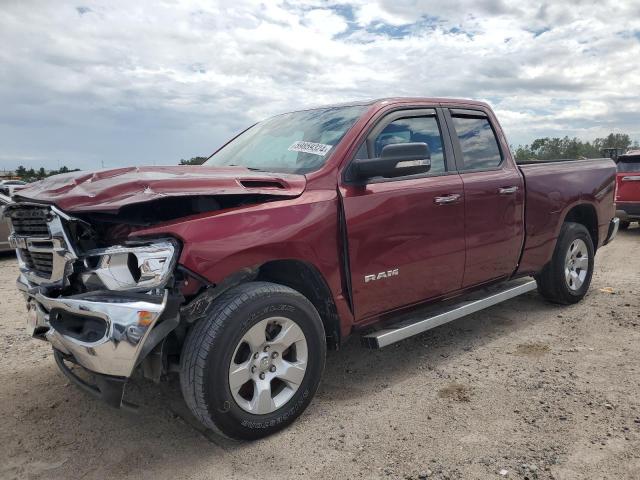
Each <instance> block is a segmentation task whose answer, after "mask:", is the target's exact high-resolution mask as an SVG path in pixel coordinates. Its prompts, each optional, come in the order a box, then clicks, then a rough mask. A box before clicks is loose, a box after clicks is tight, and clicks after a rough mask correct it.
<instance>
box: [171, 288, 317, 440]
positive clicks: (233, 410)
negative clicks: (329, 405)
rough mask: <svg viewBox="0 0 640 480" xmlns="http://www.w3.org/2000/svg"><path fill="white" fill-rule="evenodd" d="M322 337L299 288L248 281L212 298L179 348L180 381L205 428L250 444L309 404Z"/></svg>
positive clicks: (268, 433)
mask: <svg viewBox="0 0 640 480" xmlns="http://www.w3.org/2000/svg"><path fill="white" fill-rule="evenodd" d="M325 354H326V340H325V334H324V329H323V326H322V321H321V320H320V317H319V315H318V312H317V311H316V310H315V308H314V307H313V305H312V304H311V302H309V300H307V299H306V298H305V297H304V296H303V295H301V294H300V293H298V292H297V291H295V290H293V289H291V288H289V287H285V286H282V285H278V284H274V283H267V282H251V283H247V284H244V285H240V286H238V287H236V288H233V289H231V290H229V291H228V292H226V293H224V294H223V295H221V296H220V297H219V298H218V299H216V301H215V304H214V308H212V311H211V313H210V315H209V317H208V318H206V319H204V320H202V321H200V323H199V324H197V325H195V326H194V328H192V329H191V331H190V332H189V334H188V335H187V339H186V341H185V344H184V346H183V352H182V360H181V372H180V383H181V387H182V393H183V395H184V398H185V401H186V403H187V405H188V406H189V408H190V409H191V411H192V412H193V414H194V415H195V416H196V417H197V418H198V420H200V421H201V422H202V423H203V424H204V425H205V426H207V427H209V428H211V429H214V430H217V431H219V432H221V433H223V434H225V435H227V436H229V437H233V438H237V439H244V440H252V439H257V438H261V437H264V436H267V435H270V434H272V433H274V432H276V431H278V430H280V429H282V428H284V427H286V426H287V425H289V424H290V423H291V422H293V421H294V420H295V419H296V418H297V417H298V416H299V415H300V414H301V413H302V412H303V411H304V410H305V408H306V407H307V405H308V404H309V403H310V402H311V399H312V397H313V395H314V394H315V392H316V390H317V388H318V385H319V383H320V377H321V375H322V371H323V369H324V361H325Z"/></svg>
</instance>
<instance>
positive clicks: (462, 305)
mask: <svg viewBox="0 0 640 480" xmlns="http://www.w3.org/2000/svg"><path fill="white" fill-rule="evenodd" d="M536 288H537V285H536V281H535V280H531V278H529V277H527V278H521V279H518V280H514V281H511V282H508V283H505V284H501V285H498V286H497V287H489V288H486V289H483V290H480V291H478V292H474V293H473V294H472V295H471V298H469V297H462V298H463V300H461V301H458V302H457V303H454V304H450V303H449V304H448V305H447V306H446V307H439V308H438V307H437V306H435V307H436V309H435V310H434V309H433V308H432V309H431V310H430V311H429V313H428V316H427V317H426V318H425V317H421V316H420V315H418V314H416V313H414V314H413V316H411V317H409V318H406V319H404V320H401V321H400V322H398V323H395V324H392V325H390V326H389V327H388V328H385V329H383V330H378V331H375V332H372V333H369V334H367V335H364V336H362V337H361V339H362V345H363V346H364V347H367V348H371V349H376V348H382V347H386V346H387V345H391V344H392V343H396V342H399V341H400V340H404V339H405V338H409V337H412V336H414V335H418V334H419V333H422V332H426V331H427V330H430V329H432V328H435V327H437V326H440V325H443V324H445V323H447V322H451V321H452V320H456V319H458V318H461V317H464V316H466V315H470V314H472V313H475V312H479V311H480V310H484V309H485V308H489V307H491V306H493V305H497V304H498V303H502V302H504V301H506V300H510V299H512V298H514V297H517V296H519V295H522V294H523V293H527V292H530V291H532V290H535V289H536ZM416 317H418V318H416Z"/></svg>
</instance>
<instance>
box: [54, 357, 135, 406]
mask: <svg viewBox="0 0 640 480" xmlns="http://www.w3.org/2000/svg"><path fill="white" fill-rule="evenodd" d="M53 358H54V359H55V361H56V364H57V365H58V368H59V369H60V371H61V372H62V373H64V375H65V376H66V377H67V378H68V379H69V380H70V381H71V382H73V383H74V384H75V385H76V386H77V387H78V388H80V389H81V390H83V391H84V392H86V393H88V394H89V395H92V396H94V397H96V398H98V399H99V400H102V401H103V402H105V403H106V404H107V405H109V406H110V407H114V408H123V409H125V410H132V411H136V410H137V409H138V405H135V404H133V403H129V402H126V401H124V400H123V399H122V397H123V395H124V387H125V385H126V384H127V380H128V379H126V378H123V377H112V376H110V375H103V374H100V373H95V372H91V371H89V370H87V369H86V368H84V367H82V366H81V365H80V364H78V363H77V362H76V361H75V360H74V359H73V357H72V356H70V355H65V354H63V353H62V352H60V351H59V350H56V349H55V348H54V349H53ZM65 361H69V362H72V363H74V364H76V365H78V367H80V368H82V369H83V370H84V371H85V372H87V373H88V374H90V375H92V376H93V377H94V378H95V382H96V383H95V385H92V384H90V383H89V382H87V381H86V380H83V379H82V378H80V377H79V376H78V375H76V374H75V373H74V371H73V370H72V369H71V368H69V367H68V366H67V365H66V363H65Z"/></svg>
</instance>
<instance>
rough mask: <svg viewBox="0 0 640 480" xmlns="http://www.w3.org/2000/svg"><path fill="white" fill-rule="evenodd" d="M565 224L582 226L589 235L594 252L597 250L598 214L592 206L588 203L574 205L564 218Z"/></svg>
mask: <svg viewBox="0 0 640 480" xmlns="http://www.w3.org/2000/svg"><path fill="white" fill-rule="evenodd" d="M566 222H574V223H579V224H581V225H584V226H585V228H586V229H587V230H588V231H589V234H590V235H591V240H592V241H593V250H594V252H595V251H596V250H597V249H598V212H597V211H596V208H595V207H594V206H593V205H591V204H590V203H580V204H578V205H574V206H573V207H571V208H570V209H569V211H568V212H567V214H566V215H565V217H564V220H563V223H566ZM561 226H562V225H561Z"/></svg>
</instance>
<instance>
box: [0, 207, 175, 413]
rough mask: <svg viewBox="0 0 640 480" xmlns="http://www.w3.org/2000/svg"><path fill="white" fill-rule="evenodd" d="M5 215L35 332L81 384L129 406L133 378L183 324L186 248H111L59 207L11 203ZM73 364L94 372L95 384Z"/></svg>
mask: <svg viewBox="0 0 640 480" xmlns="http://www.w3.org/2000/svg"><path fill="white" fill-rule="evenodd" d="M4 215H5V216H6V217H8V219H9V220H10V223H11V226H12V233H11V236H10V237H9V240H10V242H11V245H12V247H14V248H15V249H16V253H17V257H18V263H19V269H20V276H19V278H18V280H17V286H18V288H19V289H20V291H22V292H23V294H24V295H25V298H26V300H27V310H28V330H29V333H30V334H31V335H32V336H34V337H36V338H39V339H42V340H46V341H48V342H49V343H51V345H52V346H53V349H54V355H55V359H56V362H57V363H58V365H59V367H60V368H61V370H62V371H63V373H65V375H67V376H68V377H69V378H70V379H71V380H72V381H74V383H76V384H78V385H79V386H81V387H82V388H83V389H85V390H86V391H88V392H90V393H93V394H95V395H96V396H99V397H101V398H102V399H103V400H105V401H106V402H107V403H109V404H110V405H112V406H115V407H120V406H122V405H123V393H124V386H125V383H126V380H127V379H128V378H129V377H130V376H131V375H132V374H133V372H134V370H135V369H136V367H138V366H139V365H140V364H141V362H143V360H144V359H145V358H147V357H148V356H150V353H151V352H152V351H154V349H157V348H158V347H159V346H160V345H161V343H162V342H163V341H164V339H165V338H166V337H167V335H168V334H169V333H170V332H171V331H173V330H174V329H175V328H176V327H177V326H178V324H179V306H180V304H181V303H182V302H183V301H184V297H183V296H182V294H181V293H180V291H179V289H178V288H176V278H175V272H176V264H177V259H178V256H179V250H180V244H179V243H178V242H177V241H176V240H175V239H173V238H154V239H147V238H145V239H137V240H134V241H132V240H125V239H124V238H121V239H120V241H119V242H117V243H114V244H110V245H103V244H100V242H97V241H95V239H96V238H101V237H100V235H97V234H95V232H93V226H92V225H90V224H88V223H87V222H86V221H85V220H82V219H80V218H75V217H71V216H69V215H67V214H66V213H64V212H62V211H60V210H59V209H57V208H56V207H55V206H51V205H42V204H37V203H17V204H11V205H10V206H8V207H7V208H6V209H5V212H4ZM102 238H104V237H102ZM116 238H117V235H116ZM112 241H113V240H112ZM66 362H71V363H75V364H77V365H79V366H80V367H83V368H84V369H85V370H87V371H88V372H89V373H90V374H92V376H93V377H94V381H93V383H88V382H87V381H85V380H83V379H82V378H81V377H80V376H78V375H76V374H75V373H74V371H73V370H72V369H71V368H69V367H68V365H67V363H66ZM156 370H157V369H156Z"/></svg>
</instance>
